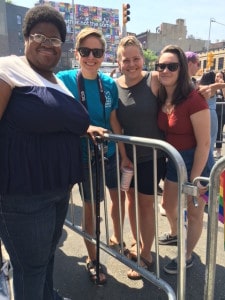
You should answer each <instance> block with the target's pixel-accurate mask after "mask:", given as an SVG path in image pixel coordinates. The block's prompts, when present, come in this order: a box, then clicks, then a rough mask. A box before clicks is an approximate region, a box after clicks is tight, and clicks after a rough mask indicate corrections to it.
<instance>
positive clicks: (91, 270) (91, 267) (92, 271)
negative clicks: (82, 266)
mask: <svg viewBox="0 0 225 300" xmlns="http://www.w3.org/2000/svg"><path fill="white" fill-rule="evenodd" d="M86 267H87V271H88V275H89V278H90V280H91V282H93V283H95V284H98V285H103V284H105V283H106V281H107V279H106V272H104V270H103V266H102V264H100V263H99V280H98V278H97V273H96V267H97V261H96V260H92V261H88V262H87V263H86ZM101 275H102V276H101ZM101 277H102V279H101Z"/></svg>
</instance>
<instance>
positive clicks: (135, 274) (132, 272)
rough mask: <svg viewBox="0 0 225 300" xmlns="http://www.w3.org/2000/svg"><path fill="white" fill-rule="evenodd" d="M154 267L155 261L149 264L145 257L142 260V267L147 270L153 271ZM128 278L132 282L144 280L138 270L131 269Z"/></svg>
mask: <svg viewBox="0 0 225 300" xmlns="http://www.w3.org/2000/svg"><path fill="white" fill-rule="evenodd" d="M153 266H154V261H152V262H149V261H148V260H147V259H145V258H144V257H141V259H140V267H142V268H144V269H145V270H148V271H152V267H153ZM127 277H128V278H129V279H131V280H140V279H142V275H141V274H140V273H138V272H137V271H136V270H133V269H130V270H129V271H128V272H127Z"/></svg>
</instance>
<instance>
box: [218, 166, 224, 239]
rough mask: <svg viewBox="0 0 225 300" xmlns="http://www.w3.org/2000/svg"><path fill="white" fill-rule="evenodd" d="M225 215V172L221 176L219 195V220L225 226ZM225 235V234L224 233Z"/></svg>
mask: <svg viewBox="0 0 225 300" xmlns="http://www.w3.org/2000/svg"><path fill="white" fill-rule="evenodd" d="M224 215H225V171H223V172H222V173H221V175H220V193H219V215H218V217H219V220H220V222H222V223H223V224H224ZM224 234H225V232H224Z"/></svg>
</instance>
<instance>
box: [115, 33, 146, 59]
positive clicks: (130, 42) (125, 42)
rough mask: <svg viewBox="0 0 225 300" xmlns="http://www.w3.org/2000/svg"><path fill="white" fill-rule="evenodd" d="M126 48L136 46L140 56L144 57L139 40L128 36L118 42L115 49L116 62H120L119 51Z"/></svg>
mask: <svg viewBox="0 0 225 300" xmlns="http://www.w3.org/2000/svg"><path fill="white" fill-rule="evenodd" d="M128 46H136V47H137V48H138V49H139V51H140V54H141V56H144V52H143V48H142V45H141V43H140V42H139V40H138V39H137V38H136V37H135V36H134V35H128V36H125V37H124V38H122V39H121V40H120V43H119V45H118V48H117V60H120V58H121V50H123V49H124V48H126V47H128Z"/></svg>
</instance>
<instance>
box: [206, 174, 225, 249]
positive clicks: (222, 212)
mask: <svg viewBox="0 0 225 300" xmlns="http://www.w3.org/2000/svg"><path fill="white" fill-rule="evenodd" d="M201 197H202V198H203V199H204V200H205V202H206V203H208V197H209V194H208V192H206V193H205V194H204V195H202V196H201ZM218 202H219V212H218V220H219V221H220V222H221V223H223V224H224V216H225V171H223V172H222V173H221V175H220V190H219V199H218ZM224 249H225V225H224Z"/></svg>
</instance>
